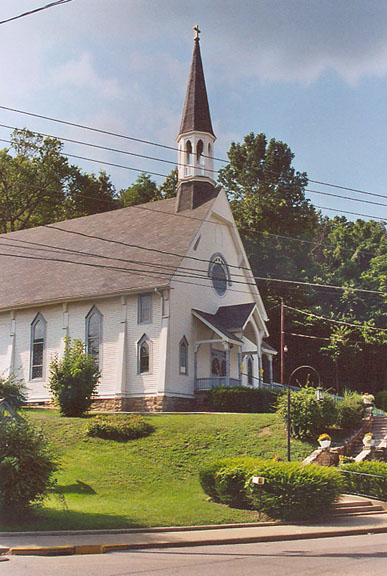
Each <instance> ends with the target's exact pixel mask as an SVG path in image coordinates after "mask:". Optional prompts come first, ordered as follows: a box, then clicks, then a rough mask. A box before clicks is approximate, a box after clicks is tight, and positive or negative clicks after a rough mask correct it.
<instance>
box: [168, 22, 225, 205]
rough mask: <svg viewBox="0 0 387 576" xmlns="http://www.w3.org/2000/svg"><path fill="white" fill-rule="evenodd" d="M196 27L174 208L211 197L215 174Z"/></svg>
mask: <svg viewBox="0 0 387 576" xmlns="http://www.w3.org/2000/svg"><path fill="white" fill-rule="evenodd" d="M193 29H194V30H195V37H194V49H193V54H192V61H191V68H190V72H189V77H188V84H187V91H186V94H185V100H184V108H183V116H182V119H181V124H180V130H179V135H178V137H177V139H176V140H177V143H178V146H179V153H178V164H179V174H178V194H177V204H176V210H177V211H178V212H179V211H180V210H186V209H192V208H195V207H196V206H199V205H200V204H202V203H203V202H206V201H207V200H209V199H210V198H211V197H213V196H214V195H215V194H216V192H215V178H214V167H213V160H212V156H213V144H214V142H215V140H216V138H215V134H214V131H213V129H212V123H211V115H210V108H209V106H208V98H207V90H206V83H205V80H204V73H203V65H202V57H201V54H200V45H199V40H200V39H199V34H200V30H199V26H198V25H196V26H194V27H193Z"/></svg>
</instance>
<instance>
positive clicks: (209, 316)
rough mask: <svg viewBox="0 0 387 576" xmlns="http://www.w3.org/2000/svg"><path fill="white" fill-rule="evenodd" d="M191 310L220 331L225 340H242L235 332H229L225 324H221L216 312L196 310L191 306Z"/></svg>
mask: <svg viewBox="0 0 387 576" xmlns="http://www.w3.org/2000/svg"><path fill="white" fill-rule="evenodd" d="M192 312H194V313H195V315H196V316H197V317H198V318H200V319H203V320H205V321H206V322H207V323H208V324H210V325H211V326H212V327H213V328H214V329H215V331H217V332H218V333H219V332H220V333H221V334H222V335H223V336H225V338H226V339H227V340H234V341H235V342H242V340H241V339H240V338H238V337H237V336H235V334H232V333H231V332H229V330H227V328H226V327H225V326H223V324H222V323H221V322H220V321H219V319H218V318H217V315H216V314H210V313H209V312H203V311H202V310H197V309H196V308H192Z"/></svg>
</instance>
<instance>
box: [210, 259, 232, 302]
mask: <svg viewBox="0 0 387 576" xmlns="http://www.w3.org/2000/svg"><path fill="white" fill-rule="evenodd" d="M208 275H209V277H210V278H211V281H212V285H213V287H214V290H215V292H216V293H217V294H219V296H223V294H225V292H226V290H227V281H228V268H227V264H226V262H225V261H224V259H223V258H222V257H221V256H215V257H213V258H212V259H211V264H210V269H209V274H208Z"/></svg>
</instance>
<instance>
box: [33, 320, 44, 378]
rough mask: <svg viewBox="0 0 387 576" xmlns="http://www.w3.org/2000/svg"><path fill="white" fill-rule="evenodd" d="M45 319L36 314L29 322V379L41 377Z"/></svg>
mask: <svg viewBox="0 0 387 576" xmlns="http://www.w3.org/2000/svg"><path fill="white" fill-rule="evenodd" d="M45 347H46V321H45V319H44V318H43V316H42V315H41V314H37V315H36V316H35V319H34V320H33V322H32V324H31V380H35V379H36V378H43V371H44V350H45Z"/></svg>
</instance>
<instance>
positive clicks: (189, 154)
mask: <svg viewBox="0 0 387 576" xmlns="http://www.w3.org/2000/svg"><path fill="white" fill-rule="evenodd" d="M191 157H192V144H191V140H187V144H186V147H185V163H186V164H191ZM187 169H189V168H188V166H186V170H187Z"/></svg>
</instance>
